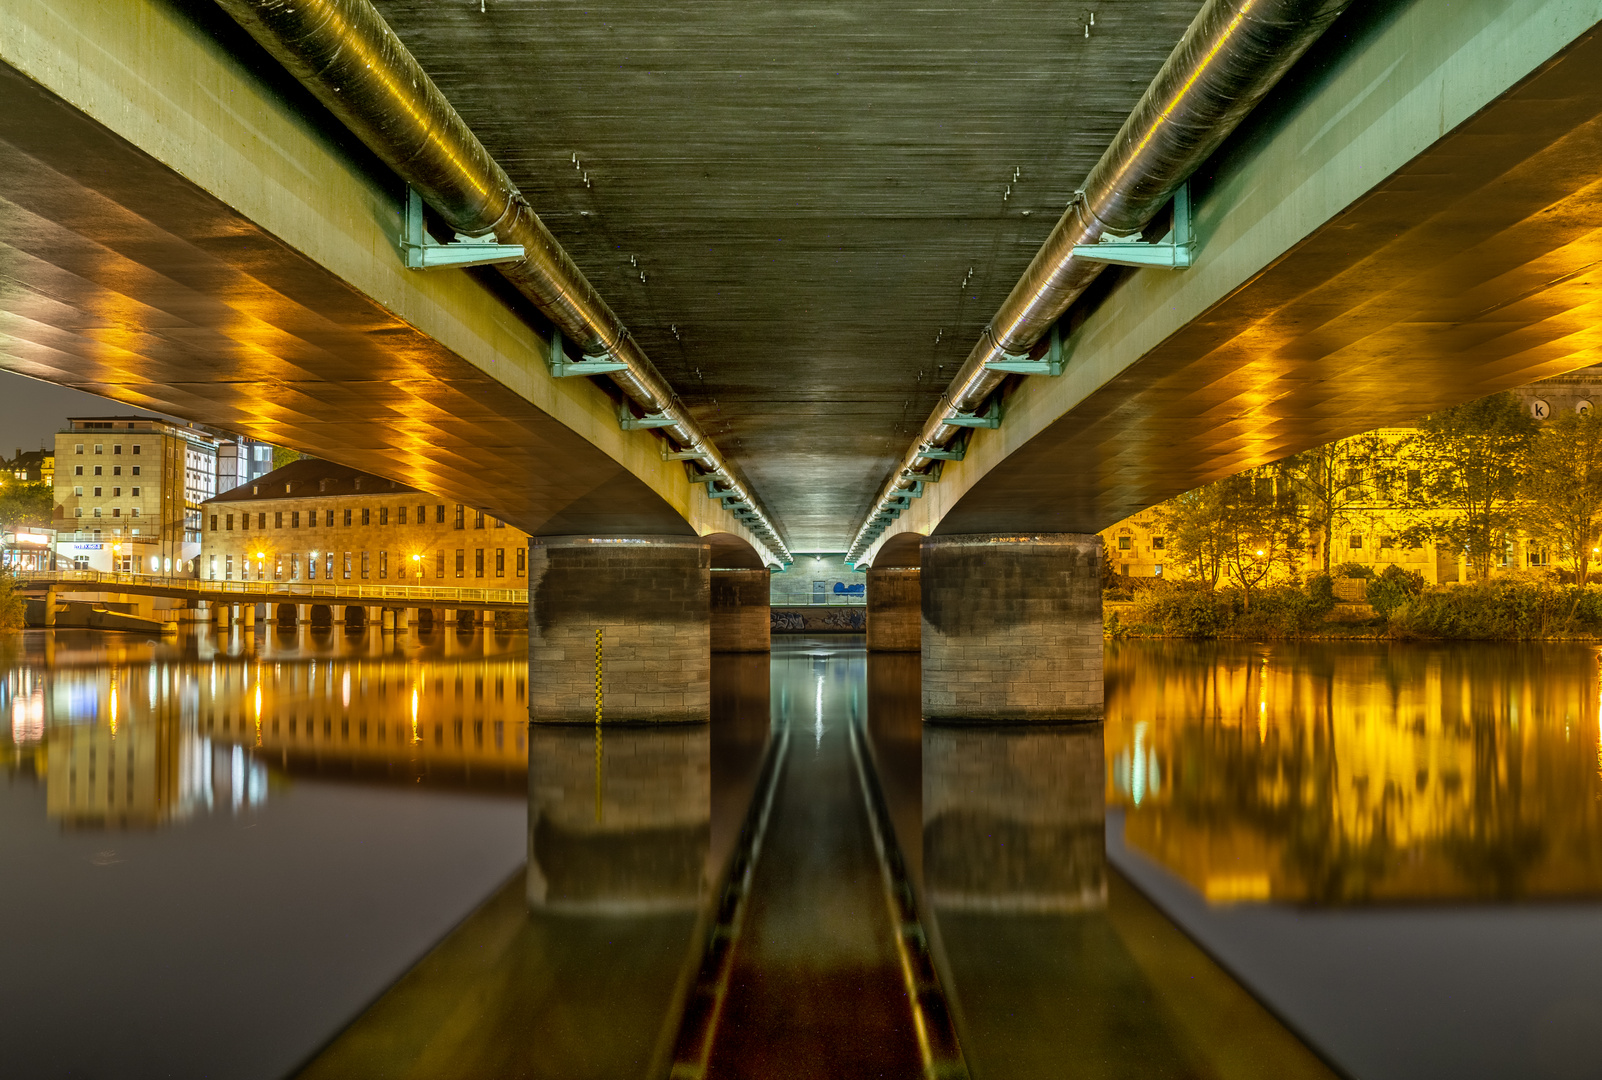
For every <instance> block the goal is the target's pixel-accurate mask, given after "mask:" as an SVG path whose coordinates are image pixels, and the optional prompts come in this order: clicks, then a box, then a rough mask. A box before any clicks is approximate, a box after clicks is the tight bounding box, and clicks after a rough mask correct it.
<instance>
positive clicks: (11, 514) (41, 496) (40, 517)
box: [0, 481, 55, 532]
mask: <svg viewBox="0 0 1602 1080" xmlns="http://www.w3.org/2000/svg"><path fill="white" fill-rule="evenodd" d="M54 507H55V493H54V491H52V490H51V487H50V485H49V484H44V483H39V484H29V483H25V482H22V481H7V482H6V484H5V485H4V486H3V487H0V532H15V531H16V530H17V529H28V528H31V529H48V528H49V527H50V515H51V513H52V511H53V509H54Z"/></svg>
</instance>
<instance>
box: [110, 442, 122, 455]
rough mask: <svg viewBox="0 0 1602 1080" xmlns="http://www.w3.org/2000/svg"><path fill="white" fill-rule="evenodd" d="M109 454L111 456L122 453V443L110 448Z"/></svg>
mask: <svg viewBox="0 0 1602 1080" xmlns="http://www.w3.org/2000/svg"><path fill="white" fill-rule="evenodd" d="M111 452H112V453H113V454H120V453H122V443H117V444H115V445H113V446H112V448H111Z"/></svg>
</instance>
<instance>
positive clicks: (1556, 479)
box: [1521, 412, 1602, 585]
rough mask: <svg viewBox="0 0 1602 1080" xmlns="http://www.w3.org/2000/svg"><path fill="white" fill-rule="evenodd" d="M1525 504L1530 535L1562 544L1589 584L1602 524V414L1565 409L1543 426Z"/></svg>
mask: <svg viewBox="0 0 1602 1080" xmlns="http://www.w3.org/2000/svg"><path fill="white" fill-rule="evenodd" d="M1522 509H1523V514H1522V515H1521V516H1522V519H1523V524H1524V527H1525V529H1526V530H1527V531H1528V532H1529V534H1530V536H1531V537H1533V538H1535V539H1537V540H1541V541H1544V542H1546V543H1549V544H1551V545H1552V546H1553V547H1555V548H1557V554H1558V557H1559V558H1560V559H1561V560H1563V561H1565V562H1567V563H1568V564H1569V567H1570V568H1571V569H1572V570H1573V571H1574V580H1575V581H1576V582H1577V583H1579V584H1581V585H1584V584H1585V583H1586V580H1587V578H1589V577H1590V573H1591V562H1592V549H1593V547H1594V546H1595V545H1596V543H1597V537H1598V527H1599V525H1602V414H1599V413H1596V412H1585V413H1577V412H1566V413H1563V414H1562V415H1560V416H1558V417H1557V418H1556V419H1555V420H1553V421H1552V422H1551V423H1549V424H1547V425H1546V426H1545V427H1543V428H1542V429H1541V430H1540V433H1539V434H1537V435H1536V437H1535V441H1534V444H1533V445H1532V446H1531V448H1530V455H1529V469H1528V471H1527V472H1526V474H1525V477H1524V501H1523V507H1522Z"/></svg>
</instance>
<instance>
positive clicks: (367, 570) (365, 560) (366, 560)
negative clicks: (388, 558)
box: [362, 551, 373, 581]
mask: <svg viewBox="0 0 1602 1080" xmlns="http://www.w3.org/2000/svg"><path fill="white" fill-rule="evenodd" d="M372 568H373V557H372V555H371V554H369V553H368V552H365V551H364V552H362V580H363V581H366V580H367V579H368V578H369V577H371V576H372Z"/></svg>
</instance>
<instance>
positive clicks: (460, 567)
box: [95, 510, 467, 577]
mask: <svg viewBox="0 0 1602 1080" xmlns="http://www.w3.org/2000/svg"><path fill="white" fill-rule="evenodd" d="M95 513H97V514H98V513H100V511H98V510H96V511H95ZM456 576H457V577H466V576H467V552H466V551H465V550H464V549H462V548H457V549H456Z"/></svg>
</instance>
